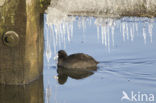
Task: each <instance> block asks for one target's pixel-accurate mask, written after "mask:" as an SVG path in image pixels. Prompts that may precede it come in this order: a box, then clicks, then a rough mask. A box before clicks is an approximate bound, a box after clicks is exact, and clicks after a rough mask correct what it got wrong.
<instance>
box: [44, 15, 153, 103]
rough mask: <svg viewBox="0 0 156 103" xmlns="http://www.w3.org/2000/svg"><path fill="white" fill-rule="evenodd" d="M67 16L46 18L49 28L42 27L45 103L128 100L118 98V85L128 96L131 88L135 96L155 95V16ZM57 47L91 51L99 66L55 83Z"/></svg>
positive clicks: (71, 52) (69, 52)
mask: <svg viewBox="0 0 156 103" xmlns="http://www.w3.org/2000/svg"><path fill="white" fill-rule="evenodd" d="M69 18H71V19H69V20H70V21H68V22H67V21H65V22H62V23H59V24H57V25H56V24H49V23H46V24H45V27H46V30H48V31H50V32H48V33H47V31H45V32H46V35H45V38H47V39H46V45H45V68H44V89H45V98H46V99H45V103H73V102H74V103H80V102H87V103H96V102H98V103H103V102H109V103H115V102H118V103H120V102H126V103H127V102H128V100H123V101H121V97H122V96H123V94H122V92H123V91H125V92H126V93H127V94H128V96H129V97H130V96H131V92H134V93H135V94H137V97H138V95H141V93H142V94H143V93H146V94H154V95H156V88H155V86H156V83H155V81H156V77H155V73H156V70H155V67H156V54H155V52H156V47H155V45H156V35H155V32H156V29H155V28H156V19H155V18H151V19H150V18H137V17H134V18H132V17H124V18H120V19H117V18H93V17H69ZM45 20H47V16H46V15H45ZM60 49H64V50H65V51H67V53H68V54H73V53H79V52H82V53H86V54H89V55H91V56H92V57H94V58H95V59H96V60H97V61H99V62H100V63H99V64H98V70H97V71H96V72H94V74H91V75H89V76H88V77H86V78H83V79H78V80H77V79H74V78H70V77H68V79H67V81H66V82H65V83H64V85H60V84H59V83H58V80H57V79H58V77H57V75H58V74H57V67H56V64H57V60H56V55H57V51H58V50H60ZM47 50H48V51H47ZM112 98H113V99H112ZM138 98H139V97H138ZM138 98H137V100H139V99H138ZM141 99H142V98H140V100H141ZM143 99H144V101H145V99H146V98H143ZM131 102H132V101H131ZM134 102H135V101H134ZM145 102H149V101H145Z"/></svg>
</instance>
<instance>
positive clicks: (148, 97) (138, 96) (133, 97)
mask: <svg viewBox="0 0 156 103" xmlns="http://www.w3.org/2000/svg"><path fill="white" fill-rule="evenodd" d="M154 99H155V98H154V94H152V93H142V92H134V91H131V92H130V93H129V94H128V93H127V92H126V91H122V97H121V101H124V100H127V101H131V102H154V101H155V100H154Z"/></svg>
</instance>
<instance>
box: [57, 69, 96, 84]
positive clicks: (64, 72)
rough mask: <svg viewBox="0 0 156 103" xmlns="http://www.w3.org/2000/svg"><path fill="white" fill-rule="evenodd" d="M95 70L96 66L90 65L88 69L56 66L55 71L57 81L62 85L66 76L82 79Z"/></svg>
mask: <svg viewBox="0 0 156 103" xmlns="http://www.w3.org/2000/svg"><path fill="white" fill-rule="evenodd" d="M96 70H97V67H91V68H88V69H74V68H72V69H70V68H63V67H59V66H58V67H57V73H58V83H59V84H61V85H63V84H65V83H66V81H67V79H68V77H71V78H73V79H77V80H78V79H83V78H86V77H89V76H91V75H93V74H94V71H96Z"/></svg>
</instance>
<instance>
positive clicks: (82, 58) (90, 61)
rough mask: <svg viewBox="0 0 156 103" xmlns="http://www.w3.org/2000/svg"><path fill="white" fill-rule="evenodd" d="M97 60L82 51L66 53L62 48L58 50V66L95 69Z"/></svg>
mask: <svg viewBox="0 0 156 103" xmlns="http://www.w3.org/2000/svg"><path fill="white" fill-rule="evenodd" d="M97 64H98V62H97V61H96V60H95V59H94V58H92V57H91V56H89V55H87V54H83V53H76V54H71V55H69V56H68V55H67V53H66V52H65V51H64V50H60V51H58V66H60V67H63V68H68V69H69V68H70V69H89V70H96V69H97V68H96V67H97Z"/></svg>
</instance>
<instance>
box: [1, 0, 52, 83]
mask: <svg viewBox="0 0 156 103" xmlns="http://www.w3.org/2000/svg"><path fill="white" fill-rule="evenodd" d="M49 2H50V0H0V84H13V85H20V84H27V83H29V82H31V81H33V80H35V79H37V78H38V77H39V76H40V75H41V74H42V70H43V12H44V9H45V8H46V6H47V4H49Z"/></svg>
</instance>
